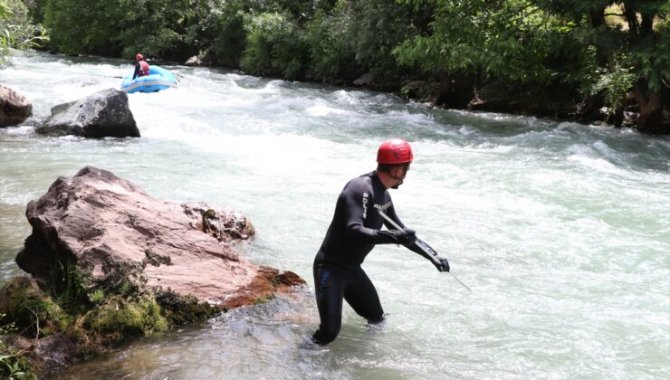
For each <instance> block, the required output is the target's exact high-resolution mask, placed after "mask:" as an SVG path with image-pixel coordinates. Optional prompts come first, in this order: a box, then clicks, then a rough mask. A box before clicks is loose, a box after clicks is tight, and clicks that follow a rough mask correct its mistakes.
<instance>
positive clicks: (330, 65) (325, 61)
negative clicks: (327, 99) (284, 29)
mask: <svg viewBox="0 0 670 380" xmlns="http://www.w3.org/2000/svg"><path fill="white" fill-rule="evenodd" d="M305 37H306V43H307V45H308V46H309V52H310V61H311V67H312V74H313V76H314V78H315V79H321V80H336V79H339V78H345V79H355V77H357V76H359V75H361V74H362V73H363V72H362V69H361V67H360V65H357V64H356V54H355V42H354V41H355V38H354V33H353V18H352V16H351V14H350V13H349V12H346V11H340V12H336V13H333V14H332V15H328V14H326V13H325V12H323V11H321V12H319V13H317V15H316V17H315V18H314V19H312V20H311V21H310V22H309V23H307V25H306V33H305Z"/></svg>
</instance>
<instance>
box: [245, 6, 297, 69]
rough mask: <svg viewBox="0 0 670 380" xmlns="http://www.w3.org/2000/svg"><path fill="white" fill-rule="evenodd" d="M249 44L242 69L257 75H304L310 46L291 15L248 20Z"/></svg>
mask: <svg viewBox="0 0 670 380" xmlns="http://www.w3.org/2000/svg"><path fill="white" fill-rule="evenodd" d="M245 29H246V32H247V34H246V41H245V49H244V53H243V55H242V60H241V67H242V69H244V70H246V71H248V72H249V73H251V74H254V75H267V76H278V77H283V78H287V79H298V78H300V77H301V76H302V75H303V74H304V65H305V62H306V61H307V56H306V55H307V46H306V44H305V37H304V33H303V31H302V30H301V29H300V28H299V27H298V26H297V25H296V24H295V22H293V21H292V20H291V18H290V16H287V15H285V14H280V13H274V12H273V13H261V14H258V15H251V16H250V17H249V18H248V19H247V20H246V21H245Z"/></svg>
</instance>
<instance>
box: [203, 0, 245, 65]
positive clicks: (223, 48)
mask: <svg viewBox="0 0 670 380" xmlns="http://www.w3.org/2000/svg"><path fill="white" fill-rule="evenodd" d="M244 9H245V7H244V6H243V4H240V2H235V1H231V2H229V3H227V6H226V7H224V8H222V9H216V10H215V12H213V13H212V16H211V19H210V22H209V24H211V29H212V31H211V33H212V35H213V38H212V46H211V50H212V52H213V53H214V59H215V63H216V64H218V65H222V66H228V67H237V66H238V65H239V62H240V59H241V57H242V52H243V51H244V38H245V35H246V32H245V31H244Z"/></svg>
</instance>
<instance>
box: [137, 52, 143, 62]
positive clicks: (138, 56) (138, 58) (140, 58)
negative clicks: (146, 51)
mask: <svg viewBox="0 0 670 380" xmlns="http://www.w3.org/2000/svg"><path fill="white" fill-rule="evenodd" d="M143 59H144V56H143V55H142V53H137V54H135V60H136V61H141V60H143Z"/></svg>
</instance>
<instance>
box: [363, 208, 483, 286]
mask: <svg viewBox="0 0 670 380" xmlns="http://www.w3.org/2000/svg"><path fill="white" fill-rule="evenodd" d="M375 208H376V209H377V212H379V215H381V216H382V218H384V219H385V220H386V221H387V222H389V224H391V225H392V226H393V228H395V229H396V230H401V229H402V227H400V226H399V225H398V223H396V222H395V220H393V219H391V218H390V217H389V216H388V215H386V213H385V212H384V211H383V210H382V208H381V206H379V205H375ZM417 245H418V244H417ZM423 250H424V251H426V252H427V253H428V254H429V256H430V258H431V260H432V261H433V262H434V263H436V264H439V260H438V259H437V257H436V255H435V254H434V251H433V250H432V249H425V248H424V249H423ZM436 260H437V261H436ZM447 273H449V274H450V275H451V277H453V278H454V280H456V281H458V283H459V284H461V285H463V287H464V288H465V289H467V290H468V291H469V292H470V293H472V289H470V287H469V286H467V285H465V284H464V283H463V281H461V280H459V279H458V277H456V276H455V275H454V274H453V273H451V272H447Z"/></svg>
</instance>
